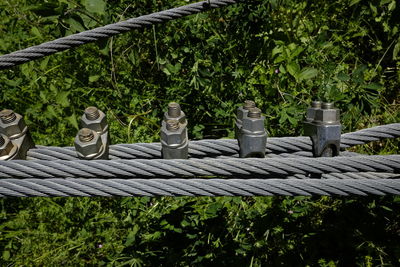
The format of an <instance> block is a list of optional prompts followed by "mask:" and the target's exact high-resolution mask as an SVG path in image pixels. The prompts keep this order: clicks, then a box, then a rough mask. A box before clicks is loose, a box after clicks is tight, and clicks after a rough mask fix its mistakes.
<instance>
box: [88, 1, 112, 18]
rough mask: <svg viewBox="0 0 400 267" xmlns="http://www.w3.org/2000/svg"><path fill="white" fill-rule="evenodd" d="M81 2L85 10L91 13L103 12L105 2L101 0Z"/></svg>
mask: <svg viewBox="0 0 400 267" xmlns="http://www.w3.org/2000/svg"><path fill="white" fill-rule="evenodd" d="M83 4H84V6H85V8H86V10H87V11H89V12H92V13H98V14H100V15H102V14H104V11H105V9H106V3H105V2H104V1H103V0H84V1H83Z"/></svg>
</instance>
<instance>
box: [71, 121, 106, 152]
mask: <svg viewBox="0 0 400 267" xmlns="http://www.w3.org/2000/svg"><path fill="white" fill-rule="evenodd" d="M84 129H85V128H84ZM84 129H81V130H80V131H82V130H84ZM86 130H88V129H86ZM90 130H91V133H92V134H93V138H92V139H91V140H89V139H88V141H81V138H80V137H79V136H80V134H79V133H78V134H77V136H76V137H75V141H74V145H75V150H76V152H77V154H78V156H79V157H80V158H85V159H91V158H94V157H96V156H97V155H99V154H101V153H102V152H103V150H104V146H103V143H102V140H101V137H100V135H99V134H98V133H97V132H96V131H94V130H92V129H90Z"/></svg>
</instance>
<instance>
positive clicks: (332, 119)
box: [314, 108, 340, 124]
mask: <svg viewBox="0 0 400 267" xmlns="http://www.w3.org/2000/svg"><path fill="white" fill-rule="evenodd" d="M339 121H340V110H339V109H336V108H332V109H331V108H330V109H317V110H316V111H315V118H314V122H315V123H323V124H337V123H339Z"/></svg>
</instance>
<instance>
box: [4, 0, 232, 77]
mask: <svg viewBox="0 0 400 267" xmlns="http://www.w3.org/2000/svg"><path fill="white" fill-rule="evenodd" d="M237 2H239V0H209V1H202V2H198V3H194V4H190V5H186V6H181V7H177V8H172V9H168V10H164V11H160V12H156V13H153V14H149V15H144V16H141V17H137V18H132V19H128V20H125V21H120V22H117V23H114V24H109V25H106V26H103V27H99V28H95V29H92V30H88V31H84V32H80V33H77V34H72V35H69V36H66V37H63V38H59V39H56V40H53V41H49V42H46V43H42V44H40V45H36V46H31V47H29V48H26V49H23V50H20V51H16V52H13V53H10V54H7V55H3V56H0V70H1V69H7V68H10V67H13V66H16V65H19V64H22V63H25V62H28V61H31V60H35V59H38V58H42V57H45V56H49V55H52V54H55V53H57V52H61V51H64V50H67V49H70V48H73V47H77V46H81V45H83V44H87V43H91V42H95V41H97V40H100V39H103V38H109V37H111V36H115V35H117V34H121V33H125V32H128V31H131V30H133V29H138V28H143V27H145V26H150V25H153V24H159V23H163V22H166V21H170V20H174V19H178V18H182V17H186V16H189V15H193V14H197V13H200V12H203V11H207V10H210V9H215V8H219V7H224V6H228V5H232V4H235V3H237Z"/></svg>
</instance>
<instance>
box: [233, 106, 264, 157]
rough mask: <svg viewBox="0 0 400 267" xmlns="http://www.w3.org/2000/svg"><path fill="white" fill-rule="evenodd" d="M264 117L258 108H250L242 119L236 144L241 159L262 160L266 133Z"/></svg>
mask: <svg viewBox="0 0 400 267" xmlns="http://www.w3.org/2000/svg"><path fill="white" fill-rule="evenodd" d="M264 121H265V117H264V116H262V115H261V110H260V109H259V108H250V109H249V110H248V112H247V115H246V116H245V117H243V119H242V126H241V128H240V132H239V136H238V143H239V148H240V151H239V156H240V157H241V158H264V157H265V147H266V144H267V132H266V131H265V127H264Z"/></svg>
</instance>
